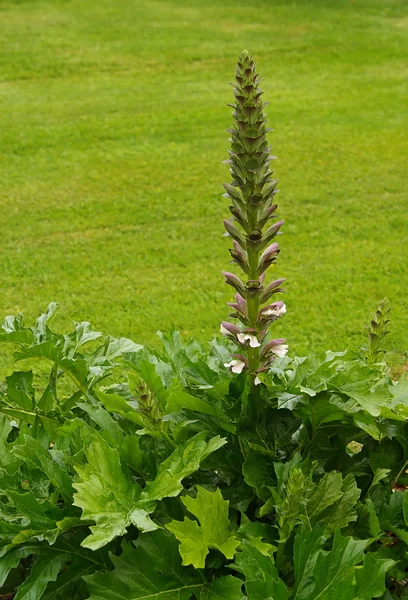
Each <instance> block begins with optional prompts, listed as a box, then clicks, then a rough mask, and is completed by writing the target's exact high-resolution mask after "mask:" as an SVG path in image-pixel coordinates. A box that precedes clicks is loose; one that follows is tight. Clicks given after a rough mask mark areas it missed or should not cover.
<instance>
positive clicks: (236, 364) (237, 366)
mask: <svg viewBox="0 0 408 600" xmlns="http://www.w3.org/2000/svg"><path fill="white" fill-rule="evenodd" d="M224 367H227V368H228V369H231V371H232V372H233V373H237V375H239V374H240V373H242V371H243V370H244V368H245V367H246V365H245V363H244V361H243V360H238V359H237V358H234V360H232V361H231V362H230V363H224Z"/></svg>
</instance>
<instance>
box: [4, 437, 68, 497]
mask: <svg viewBox="0 0 408 600" xmlns="http://www.w3.org/2000/svg"><path fill="white" fill-rule="evenodd" d="M12 454H13V456H17V457H18V458H20V459H22V460H23V461H24V462H25V463H26V464H27V465H29V466H30V467H31V468H33V469H39V470H40V471H42V472H43V473H45V475H46V476H47V478H48V479H49V480H50V481H51V482H52V483H53V484H54V485H55V487H57V488H58V489H59V490H60V491H61V493H62V495H63V496H64V497H65V499H67V500H70V499H72V492H73V490H72V481H71V477H70V475H69V474H68V473H67V472H66V471H64V470H63V469H62V468H61V467H60V465H59V464H58V463H57V462H55V460H53V459H52V450H46V449H45V448H43V446H42V445H41V444H40V442H39V441H38V440H36V439H34V438H33V437H30V436H28V435H25V436H24V444H21V445H16V446H14V447H13V450H12Z"/></svg>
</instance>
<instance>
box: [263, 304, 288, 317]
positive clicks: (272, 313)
mask: <svg viewBox="0 0 408 600" xmlns="http://www.w3.org/2000/svg"><path fill="white" fill-rule="evenodd" d="M285 312H286V304H285V303H284V302H282V306H275V307H274V308H268V310H265V311H264V312H263V314H264V315H265V316H266V317H280V316H281V315H284V314H285Z"/></svg>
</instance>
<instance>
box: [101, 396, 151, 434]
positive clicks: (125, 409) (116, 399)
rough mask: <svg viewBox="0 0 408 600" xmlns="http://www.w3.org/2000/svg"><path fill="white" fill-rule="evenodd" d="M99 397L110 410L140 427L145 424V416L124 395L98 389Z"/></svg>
mask: <svg viewBox="0 0 408 600" xmlns="http://www.w3.org/2000/svg"><path fill="white" fill-rule="evenodd" d="M98 398H99V400H100V401H101V402H102V404H103V405H104V407H105V408H106V410H108V411H109V412H113V413H117V414H118V415H121V416H122V417H124V418H125V419H128V420H129V421H132V422H133V423H136V425H139V426H140V427H144V426H145V422H144V419H143V416H142V415H141V414H140V412H138V411H137V410H136V409H135V407H134V406H132V405H131V404H130V403H129V402H128V401H127V400H126V399H125V398H124V397H123V396H119V394H112V393H106V392H102V391H101V390H98Z"/></svg>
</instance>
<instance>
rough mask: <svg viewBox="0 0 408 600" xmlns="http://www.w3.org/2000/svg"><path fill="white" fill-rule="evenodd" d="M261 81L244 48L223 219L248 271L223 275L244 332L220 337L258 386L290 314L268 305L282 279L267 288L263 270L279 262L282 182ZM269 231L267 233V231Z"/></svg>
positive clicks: (282, 347)
mask: <svg viewBox="0 0 408 600" xmlns="http://www.w3.org/2000/svg"><path fill="white" fill-rule="evenodd" d="M259 82H260V78H259V75H258V73H257V71H256V68H255V64H254V61H253V59H252V56H251V55H250V54H249V53H248V52H247V51H246V50H244V52H242V54H241V55H240V57H239V58H238V64H237V66H236V69H235V82H234V84H233V85H234V97H235V102H234V104H232V105H231V106H232V108H233V113H232V116H233V119H234V123H233V126H232V128H231V129H229V130H228V131H229V132H230V134H231V137H230V142H231V150H230V152H229V158H228V159H227V160H226V161H224V162H225V163H227V164H228V165H229V167H230V173H231V177H232V181H231V183H224V189H225V194H224V196H225V197H226V198H228V199H229V200H230V203H231V206H230V207H229V208H230V212H231V214H232V218H231V219H228V220H227V219H225V220H224V226H225V229H226V230H227V234H226V235H227V236H228V237H230V238H232V240H233V248H231V249H230V253H231V256H232V259H233V260H232V262H233V263H235V264H236V265H237V266H238V267H239V268H240V269H241V270H242V271H243V273H244V275H245V281H242V280H241V279H240V278H239V277H238V276H237V275H235V274H233V273H229V272H224V276H225V279H226V283H228V284H229V285H231V286H232V287H233V288H234V289H235V290H236V292H237V294H236V297H235V302H230V303H229V304H228V305H229V306H230V307H231V308H232V309H233V310H234V311H235V312H233V313H232V314H231V315H230V317H233V318H236V319H238V320H239V321H241V323H242V325H243V328H242V330H241V329H240V328H239V327H237V326H235V325H232V324H231V323H227V322H224V323H223V324H222V325H221V333H222V334H223V335H225V336H226V337H228V338H230V339H232V340H234V342H236V343H237V344H238V345H241V347H242V348H243V352H244V353H245V356H244V355H243V354H241V355H234V360H233V361H231V363H228V364H227V365H226V366H228V367H229V368H230V369H231V371H232V372H234V373H241V372H242V371H243V370H244V369H247V370H248V371H249V373H250V374H251V377H252V378H253V381H254V383H256V384H259V383H260V381H259V377H258V375H257V373H260V372H261V371H264V370H266V369H268V368H269V365H270V363H271V361H272V360H274V358H275V357H277V356H284V355H285V354H286V352H287V345H286V344H285V343H284V342H285V340H283V339H276V340H272V341H269V342H268V327H269V325H270V324H271V323H273V322H274V321H276V320H277V319H278V318H280V317H281V316H282V315H284V314H285V313H286V306H285V304H284V302H281V301H276V302H272V303H271V304H268V305H266V306H262V305H263V304H265V303H267V302H268V300H269V299H270V297H271V296H272V295H274V294H276V293H278V292H282V291H283V290H282V288H281V287H280V286H281V284H282V283H283V282H284V281H285V280H284V279H276V280H275V281H272V282H271V283H269V284H266V285H265V281H264V280H265V272H266V271H267V269H268V268H269V267H270V266H271V265H272V264H273V263H275V262H276V260H277V258H278V255H279V252H280V249H279V246H278V244H277V243H276V242H275V241H274V238H275V237H276V236H277V235H280V233H281V227H282V225H283V221H282V220H276V219H277V215H276V209H277V204H275V201H274V198H275V195H276V194H277V192H278V189H277V184H278V181H277V180H276V179H273V177H272V171H271V169H270V161H271V160H272V159H273V158H276V157H274V156H271V146H269V144H268V141H267V139H266V134H267V133H268V131H270V129H268V127H267V124H266V122H267V119H266V116H265V113H264V108H265V104H264V102H263V101H262V91H261V90H260V88H259ZM264 229H265V230H264Z"/></svg>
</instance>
